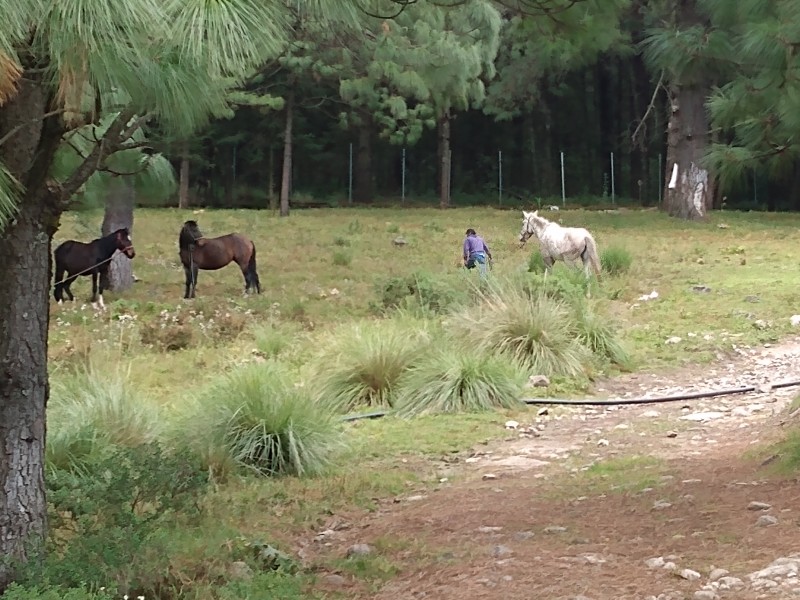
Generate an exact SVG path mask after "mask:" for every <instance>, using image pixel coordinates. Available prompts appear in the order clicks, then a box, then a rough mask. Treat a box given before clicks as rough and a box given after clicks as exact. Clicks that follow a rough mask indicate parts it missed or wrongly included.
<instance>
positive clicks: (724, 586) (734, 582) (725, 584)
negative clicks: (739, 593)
mask: <svg viewBox="0 0 800 600" xmlns="http://www.w3.org/2000/svg"><path fill="white" fill-rule="evenodd" d="M717 583H718V584H719V589H720V590H721V591H724V592H726V591H728V590H738V589H740V588H743V587H744V581H742V580H741V579H739V578H738V577H728V576H726V577H720V579H719V580H718V581H717Z"/></svg>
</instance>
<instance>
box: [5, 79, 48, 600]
mask: <svg viewBox="0 0 800 600" xmlns="http://www.w3.org/2000/svg"><path fill="white" fill-rule="evenodd" d="M46 89H47V88H46V86H45V84H43V83H42V82H41V81H38V80H37V76H36V75H33V76H31V77H27V78H25V79H22V80H20V85H19V91H18V93H17V95H16V96H15V97H14V98H13V99H11V100H10V101H9V102H7V103H6V104H5V105H3V107H2V108H0V137H2V136H3V135H4V134H6V133H8V132H10V131H11V130H13V129H15V128H16V127H17V126H21V127H20V129H19V130H18V132H17V133H16V134H15V136H14V137H13V139H11V140H10V143H7V144H4V145H3V146H0V161H2V162H3V164H4V165H5V166H6V167H7V168H8V169H9V170H10V172H11V173H12V174H13V175H14V176H15V177H16V178H17V179H18V180H19V181H21V182H22V183H23V184H24V185H25V186H26V191H25V195H24V197H23V198H22V199H21V204H20V210H19V213H18V215H17V217H16V219H14V221H13V222H12V223H10V224H9V225H8V226H7V227H6V229H5V230H4V231H2V232H0V256H3V260H2V261H0V281H2V282H3V283H2V285H0V594H2V592H3V591H4V590H5V588H6V587H7V586H8V584H9V583H10V582H11V581H12V580H13V577H14V572H15V570H16V566H18V565H20V564H21V563H25V562H26V561H28V560H29V559H31V558H34V557H36V555H37V554H38V553H39V552H40V551H41V550H42V549H43V546H44V538H45V535H46V529H47V503H46V497H45V485H44V445H45V430H46V426H45V423H46V421H45V408H46V406H47V399H48V396H49V386H48V380H47V335H48V325H49V315H50V312H49V304H48V294H49V289H50V272H51V271H50V269H51V266H50V256H51V254H50V242H51V239H52V236H53V234H54V233H55V231H56V229H57V228H58V218H59V215H60V213H61V210H62V209H61V205H60V204H59V202H58V201H57V199H56V198H55V197H54V193H52V192H51V191H50V190H51V188H49V187H48V184H47V180H46V177H47V173H48V171H49V168H50V165H51V164H52V161H53V158H54V156H55V152H56V149H57V148H58V145H59V142H60V139H61V135H62V133H63V129H62V125H61V122H60V121H59V120H58V119H44V117H43V115H44V114H45V113H46V112H47V110H48V107H50V106H51V100H52V98H51V97H50V96H49V94H48V93H47V91H46Z"/></svg>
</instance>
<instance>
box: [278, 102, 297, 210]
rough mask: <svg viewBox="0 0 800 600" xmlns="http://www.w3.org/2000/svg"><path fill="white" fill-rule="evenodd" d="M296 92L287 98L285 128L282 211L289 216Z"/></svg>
mask: <svg viewBox="0 0 800 600" xmlns="http://www.w3.org/2000/svg"><path fill="white" fill-rule="evenodd" d="M293 113H294V92H289V95H288V96H287V98H286V124H285V127H284V130H283V171H282V173H281V212H280V216H282V217H288V216H289V195H290V194H291V190H292V120H293V118H294V114H293Z"/></svg>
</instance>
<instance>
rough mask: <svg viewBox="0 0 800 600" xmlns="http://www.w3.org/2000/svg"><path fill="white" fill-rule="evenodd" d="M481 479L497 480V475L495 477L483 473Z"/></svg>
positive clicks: (491, 474) (492, 474)
mask: <svg viewBox="0 0 800 600" xmlns="http://www.w3.org/2000/svg"><path fill="white" fill-rule="evenodd" d="M481 479H483V480H484V481H491V480H493V479H497V475H495V474H494V473H484V474H483V477H482V478H481Z"/></svg>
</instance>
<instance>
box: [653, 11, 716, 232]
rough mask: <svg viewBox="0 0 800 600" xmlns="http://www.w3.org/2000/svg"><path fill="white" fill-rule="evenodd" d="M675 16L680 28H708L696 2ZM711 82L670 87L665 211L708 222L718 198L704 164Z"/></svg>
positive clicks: (678, 83) (677, 82) (702, 80)
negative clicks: (706, 102) (712, 207)
mask: <svg viewBox="0 0 800 600" xmlns="http://www.w3.org/2000/svg"><path fill="white" fill-rule="evenodd" d="M675 16H676V22H677V25H678V27H679V28H689V27H695V26H698V25H700V26H707V25H708V23H707V22H706V20H705V19H704V17H702V16H701V14H700V13H699V12H698V9H697V1H696V0H679V2H678V3H677V6H676V15H675ZM708 81H710V78H703V77H697V76H695V77H694V78H693V79H692V80H685V81H681V80H680V78H677V79H676V80H675V81H672V82H670V86H669V121H668V123H667V165H666V166H667V169H666V185H665V189H664V210H665V211H666V212H667V213H668V214H669V215H670V216H673V217H679V218H681V219H688V220H695V221H697V220H703V219H705V218H706V215H707V213H708V210H709V209H710V208H711V203H712V199H713V197H714V193H713V189H712V188H713V178H712V177H710V176H709V173H708V171H707V170H706V169H705V168H704V167H702V166H701V164H700V159H701V158H702V156H703V154H704V153H705V150H706V147H707V146H708V129H709V126H708V113H707V112H706V107H705V101H706V98H707V97H708V96H709V93H710V89H709V83H708Z"/></svg>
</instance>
